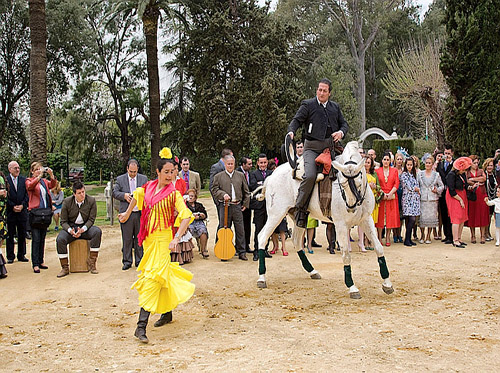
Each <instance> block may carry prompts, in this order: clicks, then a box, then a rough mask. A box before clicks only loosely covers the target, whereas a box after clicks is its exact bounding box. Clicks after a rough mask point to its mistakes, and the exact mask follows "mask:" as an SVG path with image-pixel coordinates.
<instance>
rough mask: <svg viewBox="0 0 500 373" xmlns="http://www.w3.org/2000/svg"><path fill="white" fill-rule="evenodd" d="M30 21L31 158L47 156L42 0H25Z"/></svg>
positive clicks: (45, 32)
mask: <svg viewBox="0 0 500 373" xmlns="http://www.w3.org/2000/svg"><path fill="white" fill-rule="evenodd" d="M28 5H29V23H30V39H31V51H30V149H31V158H32V160H33V161H39V162H46V160H47V45H46V43H47V24H46V21H45V0H28Z"/></svg>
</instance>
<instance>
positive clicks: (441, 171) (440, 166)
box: [436, 159, 454, 197]
mask: <svg viewBox="0 0 500 373" xmlns="http://www.w3.org/2000/svg"><path fill="white" fill-rule="evenodd" d="M453 161H454V159H452V160H451V163H450V164H449V165H448V168H447V169H445V168H444V160H443V161H441V162H439V163H438V165H437V167H436V172H437V173H438V174H439V176H441V181H442V182H443V184H444V186H445V188H446V187H447V186H446V176H447V175H448V174H449V173H450V171H451V169H452V168H453ZM444 195H445V193H443V194H442V196H443V197H444Z"/></svg>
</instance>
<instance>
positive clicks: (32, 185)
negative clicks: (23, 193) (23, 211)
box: [26, 177, 57, 210]
mask: <svg viewBox="0 0 500 373" xmlns="http://www.w3.org/2000/svg"><path fill="white" fill-rule="evenodd" d="M41 182H43V183H44V184H45V187H46V189H47V196H48V200H49V205H48V206H47V207H51V206H52V198H51V197H50V190H51V189H52V188H54V187H55V186H56V185H57V180H56V179H55V178H54V179H52V180H50V181H48V180H47V179H40V183H41ZM40 183H39V182H38V178H37V177H30V178H29V179H26V190H27V191H28V197H29V204H28V210H31V209H36V208H38V207H40Z"/></svg>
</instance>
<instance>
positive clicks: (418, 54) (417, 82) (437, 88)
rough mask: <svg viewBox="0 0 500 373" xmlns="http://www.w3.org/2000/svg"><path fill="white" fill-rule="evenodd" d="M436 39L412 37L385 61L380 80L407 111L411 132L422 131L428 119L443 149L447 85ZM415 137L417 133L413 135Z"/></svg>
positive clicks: (439, 44) (439, 46)
mask: <svg viewBox="0 0 500 373" xmlns="http://www.w3.org/2000/svg"><path fill="white" fill-rule="evenodd" d="M440 48H441V43H440V42H439V40H429V41H428V42H427V43H425V44H424V43H423V42H422V41H413V42H412V43H410V44H409V45H408V46H407V47H406V48H401V49H400V50H399V51H398V52H396V53H395V54H394V55H393V56H392V57H391V58H390V59H389V60H388V61H387V66H388V72H387V75H386V76H385V78H384V79H382V83H383V84H384V86H385V87H386V88H387V90H388V97H389V98H390V99H391V100H396V101H398V104H399V107H400V109H401V110H403V111H406V112H408V113H410V118H411V121H412V122H413V123H414V126H413V133H414V135H421V132H422V130H423V129H424V128H426V123H427V122H428V120H429V119H430V123H431V126H432V129H433V134H434V136H435V138H436V140H437V144H438V147H439V148H440V149H444V143H445V133H444V110H445V101H446V98H447V97H448V87H447V85H446V83H445V80H444V77H443V74H442V73H441V70H440V69H439V63H440ZM414 137H416V136H414Z"/></svg>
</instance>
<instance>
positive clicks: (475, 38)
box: [441, 0, 500, 158]
mask: <svg viewBox="0 0 500 373" xmlns="http://www.w3.org/2000/svg"><path fill="white" fill-rule="evenodd" d="M499 24H500V1H499V0H494V1H479V2H462V1H457V0H447V1H446V34H447V36H448V37H447V40H446V43H445V47H444V48H443V55H442V58H441V70H442V71H443V74H444V76H445V79H446V83H447V84H448V86H449V89H450V100H449V101H448V107H447V109H448V112H449V116H447V119H446V138H447V140H448V141H450V142H452V143H453V144H454V145H455V147H456V149H457V151H458V152H459V153H462V154H478V155H480V156H481V157H483V158H484V157H488V156H492V154H493V153H494V151H495V149H496V148H498V144H499V143H500V125H499V112H500V85H499V84H498V82H499V81H500V69H499V68H498V66H499V64H500V48H499V47H498V45H499V44H500V33H499V30H498V25H499Z"/></svg>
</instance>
